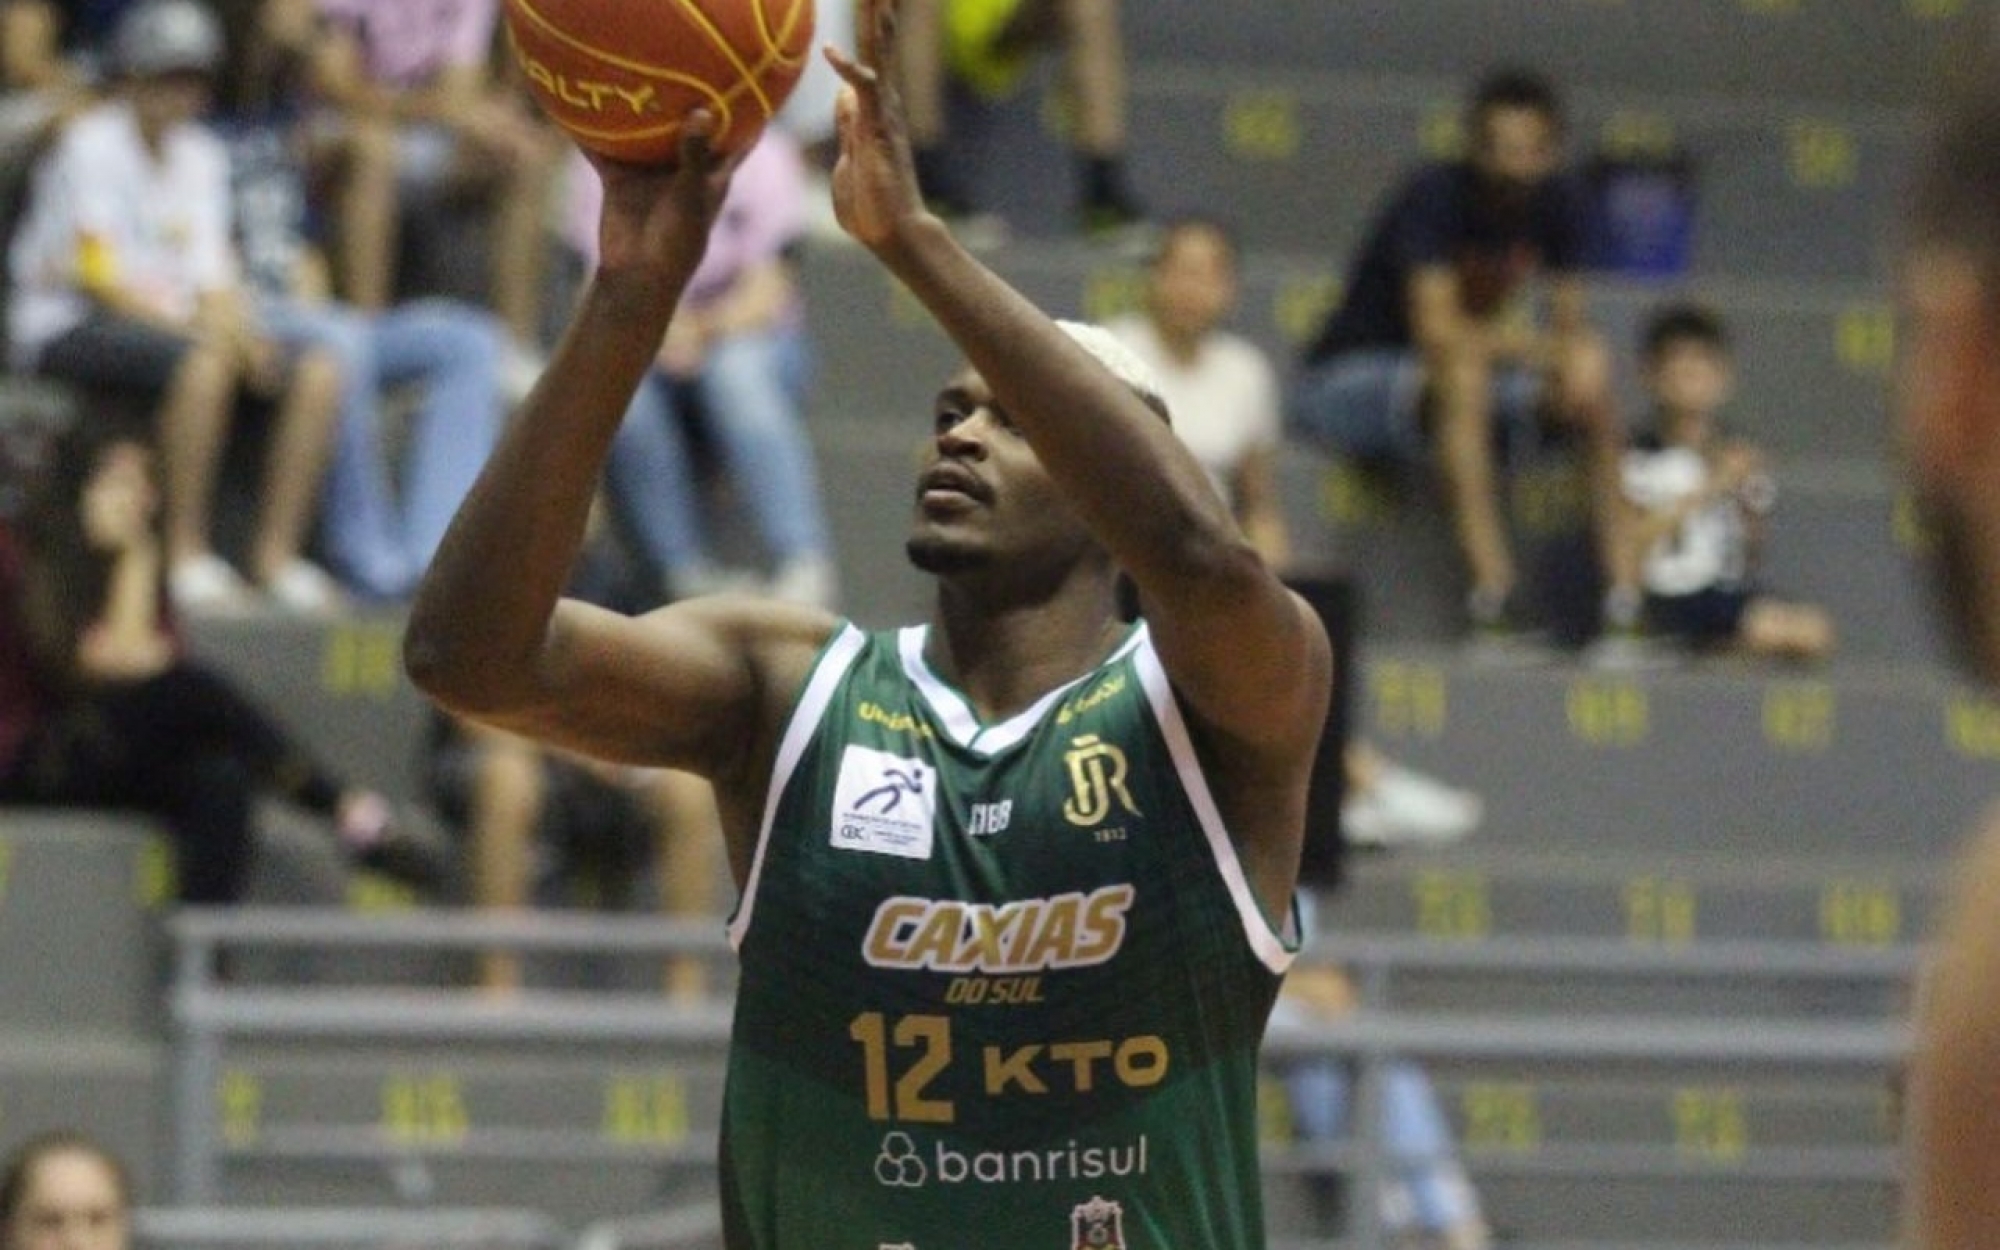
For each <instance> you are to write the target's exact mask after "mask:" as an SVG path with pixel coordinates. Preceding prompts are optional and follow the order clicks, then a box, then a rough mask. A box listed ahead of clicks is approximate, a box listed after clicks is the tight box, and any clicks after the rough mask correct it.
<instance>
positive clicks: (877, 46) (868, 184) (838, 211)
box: [826, 0, 924, 248]
mask: <svg viewBox="0 0 2000 1250" xmlns="http://www.w3.org/2000/svg"><path fill="white" fill-rule="evenodd" d="M896 16H897V4H896V0H862V6H861V13H860V19H859V23H858V25H859V30H858V32H857V37H858V42H859V45H860V47H859V54H860V60H859V62H858V63H857V62H856V61H852V60H849V59H848V58H847V57H846V56H844V55H842V54H841V52H840V50H839V49H838V48H834V47H828V48H827V49H826V59H827V62H828V63H829V64H831V65H832V66H833V68H834V70H835V71H836V72H838V73H839V74H840V76H841V78H842V79H843V80H845V82H846V83H847V85H846V87H844V88H842V90H841V93H840V102H839V105H838V107H837V110H836V118H837V121H838V126H839V131H840V160H839V161H838V163H836V164H835V165H834V169H833V211H834V216H835V217H836V218H837V219H838V220H839V222H840V226H841V229H843V230H845V231H847V233H848V234H850V235H852V236H853V237H854V239H855V241H856V242H858V243H860V244H862V245H863V246H864V247H869V248H875V247H879V246H881V245H882V244H883V243H886V242H888V241H889V240H890V239H891V238H893V237H894V235H895V233H896V230H897V228H898V227H899V226H901V225H903V224H905V223H907V222H910V221H914V220H916V219H918V218H920V217H921V216H922V215H923V212H924V201H923V195H922V193H921V192H920V191H918V189H917V173H916V167H915V165H914V164H913V163H912V161H911V160H910V138H909V133H908V127H907V125H906V124H905V122H904V117H903V100H902V94H901V92H900V91H899V90H898V89H897V86H896V84H897V81H898V77H897V69H898V64H899V61H898V58H899V49H898V34H897V23H896Z"/></svg>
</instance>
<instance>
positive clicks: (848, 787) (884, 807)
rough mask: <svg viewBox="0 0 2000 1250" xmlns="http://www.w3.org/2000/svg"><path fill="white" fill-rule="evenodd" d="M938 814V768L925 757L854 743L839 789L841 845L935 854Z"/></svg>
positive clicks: (837, 839) (913, 855) (836, 825)
mask: <svg viewBox="0 0 2000 1250" xmlns="http://www.w3.org/2000/svg"><path fill="white" fill-rule="evenodd" d="M936 817H937V771H936V770H935V769H933V768H932V767H931V766H930V765H929V764H926V763H924V762H923V761H922V760H913V759H907V758H905V757H903V756H900V755H891V754H889V753H888V752H887V751H875V750H871V749H869V748H868V747H858V746H850V747H848V748H847V749H846V750H845V751H844V752H843V753H842V755H841V757H840V778H839V780H838V781H837V782H836V783H835V785H834V791H833V828H832V832H831V840H832V843H833V846H834V849H836V850H842V851H865V852H868V853H870V854H874V855H894V856H897V857H898V858H901V859H929V858H930V857H931V843H932V840H933V836H934V834H933V830H934V829H935V828H936Z"/></svg>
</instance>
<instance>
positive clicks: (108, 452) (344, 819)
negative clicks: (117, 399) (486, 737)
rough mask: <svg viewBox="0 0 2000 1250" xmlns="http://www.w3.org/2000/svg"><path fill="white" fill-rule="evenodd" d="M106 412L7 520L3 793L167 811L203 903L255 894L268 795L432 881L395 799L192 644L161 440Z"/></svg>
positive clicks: (1, 623)
mask: <svg viewBox="0 0 2000 1250" xmlns="http://www.w3.org/2000/svg"><path fill="white" fill-rule="evenodd" d="M97 415H98V414H90V415H88V416H86V417H85V418H83V419H81V420H79V421H78V422H77V423H76V425H75V426H74V427H73V428H72V429H71V430H70V431H68V432H67V433H66V434H65V435H64V437H63V439H62V441H61V443H60V444H59V445H58V447H57V449H56V452H55V456H54V461H53V464H52V465H51V467H50V470H49V472H48V474H47V477H46V479H45V480H44V481H43V482H42V483H40V486H41V494H40V496H39V497H38V499H37V500H36V502H35V503H34V504H33V505H32V506H31V508H30V510H29V512H28V514H27V515H26V517H25V518H24V520H23V522H22V524H21V526H20V527H19V529H18V531H15V530H0V803H29V804H55V805H64V806H103V807H116V808H132V809H136V810H138V811H141V812H145V813H148V814H151V815H155V816H157V817H159V818H160V819H161V820H162V821H163V822H164V823H165V824H166V826H167V829H168V832H169V833H170V834H172V836H173V839H174V842H175V845H176V847H177V848H178V851H179V863H180V874H179V875H180V888H181V899H182V901H184V902H187V903H196V904H216V903H228V902H233V901H235V900H236V899H237V898H239V897H240V896H241V894H242V892H243V888H244V884H245V878H246V874H247V871H248V869H249V866H250V860H251V856H252V854H253V836H252V831H253V821H252V808H253V806H254V803H255V801H256V800H257V798H258V797H259V796H262V795H269V796H272V797H275V798H282V799H285V800H287V801H289V802H291V803H294V804H296V805H298V806H299V807H301V808H303V809H305V810H306V811H309V812H311V813H313V814H315V815H318V816H321V817H324V818H325V819H326V820H328V821H329V822H331V824H332V826H333V828H334V830H335V832H336V833H337V835H338V837H339V839H340V843H341V845H342V847H343V849H345V850H346V851H347V852H348V853H349V854H350V856H352V857H353V858H354V859H355V860H356V862H358V863H360V864H362V865H364V866H370V867H376V868H380V869H383V870H385V871H389V872H391V873H395V874H397V875H401V876H404V877H407V878H409V879H411V880H413V881H415V882H416V883H418V884H421V885H431V884H434V883H435V861H434V859H432V858H430V857H429V856H428V855H427V854H426V853H425V846H424V844H423V843H422V841H421V840H420V839H418V838H417V837H415V836H413V835H412V833H411V832H410V831H407V830H405V829H402V828H401V827H399V826H398V825H397V824H396V822H395V820H394V812H393V810H392V808H391V807H390V805H389V803H388V801H387V800H386V799H384V798H383V797H382V796H381V795H380V794H377V793H376V792H374V791H372V790H369V789H366V788H363V787H360V786H356V785H353V784H351V783H349V782H348V781H346V780H344V779H342V778H340V777H337V776H335V775H334V774H332V773H331V772H329V771H328V770H327V769H326V768H325V767H324V766H323V765H321V764H320V763H319V761H317V760H315V759H313V758H312V757H311V756H310V755H309V754H307V753H306V752H305V751H304V750H303V749H302V748H301V747H300V745H299V744H298V743H296V742H294V741H293V740H292V739H291V737H290V736H289V735H287V734H286V732H285V731H284V730H283V728H281V727H280V726H279V725H278V724H277V723H276V722H274V721H273V720H272V719H271V718H270V717H269V716H267V715H266V714H265V713H264V712H263V711H262V710H261V709H259V708H258V707H256V706H254V705H253V704H252V703H251V701H250V700H249V699H247V698H245V697H244V696H243V695H242V694H241V693H240V692H239V691H238V690H237V689H236V687H235V686H234V685H233V684H231V683H230V681H229V680H228V679H227V678H225V677H224V676H223V675H222V674H220V673H218V672H216V671H214V670H211V669H209V668H207V667H205V666H204V665H202V664H200V663H198V662H197V661H195V660H193V659H191V658H189V656H188V655H187V652H186V649H185V647H184V645H183V641H182V638H181V634H180V631H179V629H178V628H177V626H176V623H175V620H174V616H173V613H172V610H171V608H170V606H169V602H168V598H167V595H166V592H165V585H164V581H163V561H164V553H163V548H162V542H161V539H160V535H159V532H158V527H157V524H156V522H157V520H158V513H159V491H158V487H157V484H156V482H155V480H154V477H153V471H152V465H153V460H152V453H151V451H150V450H149V449H148V447H147V446H146V445H145V443H143V442H142V441H140V440H139V439H138V438H137V436H135V435H133V434H129V433H125V432H122V431H120V430H118V429H116V428H114V427H111V426H109V425H107V424H105V423H103V422H101V421H100V420H97V419H95V418H96V417H97Z"/></svg>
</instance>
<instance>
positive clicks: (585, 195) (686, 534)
mask: <svg viewBox="0 0 2000 1250" xmlns="http://www.w3.org/2000/svg"><path fill="white" fill-rule="evenodd" d="M571 185H572V191H573V193H572V195H571V205H570V227H569V236H568V237H569V242H570V244H571V245H572V246H573V247H575V248H576V250H577V251H578V252H579V253H580V254H581V255H582V256H583V258H584V260H585V261H586V263H594V261H595V257H596V254H597V218H598V209H599V205H600V204H601V203H602V200H603V195H604V188H603V185H602V183H601V182H600V181H599V179H598V177H597V173H596V171H595V170H593V169H591V168H590V166H589V164H588V163H587V162H586V161H585V160H584V158H583V157H582V156H581V155H579V156H577V157H575V158H574V161H573V165H572V184H571ZM803 189H804V183H803V180H802V177H801V167H800V162H799V155H798V149H797V147H796V146H795V145H794V144H793V142H792V141H791V138H790V136H788V135H787V134H785V133H784V132H783V131H782V130H779V129H772V130H769V131H766V132H765V135H764V137H763V138H762V139H761V140H759V141H758V143H757V146H756V147H755V148H753V149H751V151H750V154H749V155H748V156H747V157H745V158H744V160H743V163H742V164H741V165H740V166H739V167H738V168H737V170H736V175H735V178H734V180H733V181H732V182H731V184H730V188H729V199H728V200H727V202H726V203H725V204H724V205H723V209H722V212H721V214H720V215H719V216H718V217H717V219H716V223H715V228H714V229H713V230H712V231H711V232H710V235H709V240H708V251H707V252H706V254H705V255H704V256H703V258H702V262H701V267H700V268H699V269H698V270H696V271H695V275H694V278H693V280H692V281H691V282H690V283H689V285H688V289H687V294H686V296H685V297H684V298H683V300H682V301H681V306H680V308H679V310H678V311H676V313H675V314H674V320H673V323H672V325H671V326H670V327H669V328H668V330H667V335H666V339H665V340H664V341H663V342H662V343H661V344H660V352H659V358H658V361H657V364H656V367H655V368H654V370H653V372H652V374H651V375H650V376H649V377H648V378H647V379H646V380H645V381H644V382H643V383H641V384H640V387H639V391H638V394H637V395H635V396H634V397H633V400H632V406H631V407H630V408H629V409H628V410H627V412H626V414H625V422H624V424H623V425H622V426H620V427H619V431H618V437H617V440H616V441H615V442H614V443H613V444H612V448H611V458H610V461H609V463H608V466H607V468H606V481H607V484H608V486H609V500H610V503H611V505H612V508H613V510H614V512H615V514H616V515H617V517H618V519H619V521H620V523H621V525H622V526H623V527H624V528H625V529H626V530H627V531H628V532H629V533H630V534H631V535H632V536H633V537H634V539H635V540H636V544H637V547H638V550H639V553H640V555H641V556H642V558H643V559H644V560H645V561H646V562H647V563H648V565H650V566H651V568H652V570H653V571H654V572H655V573H656V574H657V575H659V576H660V577H661V578H662V579H663V580H664V583H665V590H666V593H667V597H671V598H685V597H687V596H690V595H700V594H706V593H710V592H713V591H716V590H721V589H726V588H729V587H731V586H733V585H735V584H736V583H737V582H738V581H740V579H738V578H734V577H730V576H728V575H727V574H725V573H723V572H721V571H720V570H719V569H718V566H717V563H716V556H715V553H714V550H713V548H712V546H711V545H710V543H709V541H708V538H707V536H706V534H705V532H704V527H703V524H702V518H701V512H702V509H701V499H702V493H701V490H700V488H699V486H698V485H697V482H696V476H695V471H694V465H695V462H694V458H693V456H692V454H691V452H690V449H689V445H688V439H687V426H686V422H687V420H688V418H689V416H690V415H692V414H691V413H690V411H689V409H690V408H693V409H694V410H695V411H696V412H698V414H699V416H700V418H701V421H702V424H701V427H700V428H701V429H702V430H704V431H705V432H706V433H707V434H708V435H709V437H710V441H711V442H712V444H713V445H714V446H715V448H716V450H717V451H718V452H719V455H720V460H721V463H722V467H723V468H724V469H725V470H726V471H727V473H728V480H729V482H730V483H731V484H732V485H733V486H734V487H735V497H736V500H737V501H738V502H740V503H741V504H742V506H743V507H744V508H745V509H747V510H748V512H749V514H750V519H751V521H752V522H753V523H754V525H755V526H756V528H757V531H758V536H759V537H760V538H762V539H763V543H764V546H765V548H766V549H767V551H768V554H769V556H770V559H771V564H772V569H773V572H772V575H771V577H770V580H769V582H768V585H767V589H768V590H769V592H770V593H771V594H773V595H775V596H776V597H778V598H781V599H789V600H793V601H796V602H800V603H817V604H822V605H831V604H832V602H833V601H834V599H835V597H836V593H837V588H836V584H835V573H834V564H833V553H832V547H831V544H830V540H829V539H828V537H827V528H826V518H825V515H824V512H823V510H822V507H821V503H820V494H819V480H818V475H817V471H816V469H815V466H814V463H813V448H812V440H811V439H810V438H809V437H808V436H807V434H806V429H805V421H804V417H803V414H802V412H801V407H802V405H803V402H804V397H805V383H806V372H807V370H808V367H809V365H810V361H809V354H810V345H809V343H808V342H807V339H806V328H805V319H804V316H803V311H802V309H801V306H800V301H799V292H798V286H797V282H796V279H795V278H794V276H793V272H792V260H791V255H790V251H791V248H792V246H793V245H794V244H795V243H796V241H797V240H798V236H799V232H800V230H801V229H802V227H803V222H804V212H805V209H804V204H803Z"/></svg>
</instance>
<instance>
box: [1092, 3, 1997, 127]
mask: <svg viewBox="0 0 2000 1250" xmlns="http://www.w3.org/2000/svg"><path fill="white" fill-rule="evenodd" d="M1983 16H1984V10H1983V9H1981V7H1980V6H1978V5H1974V4H1965V3H1957V2H1955V0H1938V2H1934V3H1932V2H1924V0H1919V2H1918V3H1903V2H1900V0H1844V2H1843V3H1841V4H1838V5H1815V4H1810V3H1796V2H1795V0H1774V2H1770V3H1765V2H1762V0H1756V2H1752V3H1743V2H1742V0H1626V2H1625V3H1621V4H1604V3H1601V2H1600V0H1361V2H1359V3H1352V4H1323V3H1318V2H1317V0H1241V2H1240V3H1237V4H1232V5H1227V6H1220V5H1214V4H1207V3H1203V0H1152V3H1149V4H1148V6H1147V8H1146V10H1145V14H1144V17H1143V18H1141V17H1140V16H1139V15H1138V14H1137V13H1136V12H1134V13H1133V14H1132V15H1131V16H1129V17H1128V19H1127V20H1126V22H1125V28H1124V30H1125V42H1126V46H1127V49H1128V52H1129V55H1130V56H1131V57H1132V58H1133V60H1134V61H1136V62H1137V63H1139V64H1140V65H1141V66H1142V67H1143V66H1150V65H1152V64H1155V63H1167V64H1182V63H1190V62H1201V63H1209V64H1223V65H1239V66H1255V67H1263V68H1266V69H1271V70H1279V69H1285V68H1294V69H1308V70H1321V69H1323V70H1338V71H1343V72H1348V73H1357V74H1383V73H1393V74H1424V75H1432V76H1439V77H1453V78H1457V77H1463V78H1468V79H1469V78H1471V77H1472V76H1474V75H1476V74H1478V73H1479V72H1481V71H1482V70H1483V69H1485V68H1486V67H1488V66H1491V65H1500V64H1525V65H1533V66H1536V67H1538V68H1540V69H1542V70H1543V71H1544V72H1546V73H1548V74H1550V75H1551V76H1553V77H1554V78H1555V79H1556V80H1557V81H1558V82H1560V83H1564V84H1570V85H1573V86H1575V87H1576V88H1577V89H1579V90H1583V89H1590V88H1598V89H1605V90H1616V91H1626V92H1631V93H1635V94H1637V93H1646V92H1672V91H1690V90H1692V91H1699V92H1705V93H1716V94H1721V95H1728V96H1734V97H1743V98H1748V99H1760V100H1761V99H1774V98H1776V99H1808V100H1830V101H1861V100H1867V101H1872V102H1878V103H1884V104H1920V103H1923V102H1924V101H1925V100H1926V99H1927V98H1928V96H1929V93H1930V91H1931V86H1932V83H1933V82H1934V75H1935V74H1936V73H1937V71H1938V68H1939V64H1940V62H1941V61H1942V60H1944V59H1945V58H1946V57H1947V56H1948V55H1949V54H1950V53H1951V52H1952V50H1954V49H1956V48H1959V47H1962V46H1964V43H1965V41H1967V40H1969V39H1976V38H1978V37H1979V33H1980V29H1981V26H1980V23H1981V20H1982V18H1983Z"/></svg>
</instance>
